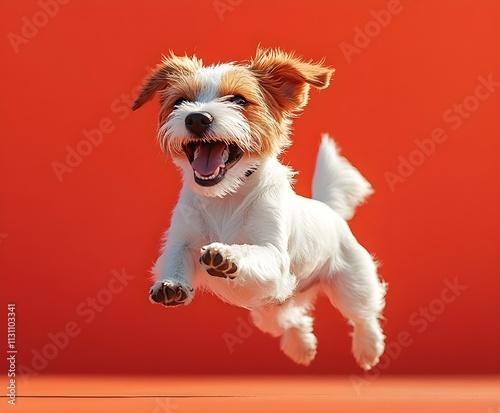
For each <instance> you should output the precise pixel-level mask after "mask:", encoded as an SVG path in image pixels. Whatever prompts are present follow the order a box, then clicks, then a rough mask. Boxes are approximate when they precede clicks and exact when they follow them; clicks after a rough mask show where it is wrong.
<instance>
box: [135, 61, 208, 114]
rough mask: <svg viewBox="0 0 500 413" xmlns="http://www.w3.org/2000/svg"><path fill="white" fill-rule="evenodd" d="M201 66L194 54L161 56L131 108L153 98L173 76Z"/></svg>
mask: <svg viewBox="0 0 500 413" xmlns="http://www.w3.org/2000/svg"><path fill="white" fill-rule="evenodd" d="M201 66H202V61H201V60H200V59H197V58H196V57H195V56H193V57H188V56H181V57H179V56H175V55H174V54H173V52H170V55H169V56H163V60H162V62H161V63H160V64H159V65H157V66H156V68H155V69H154V70H153V73H152V74H151V76H149V77H148V78H146V80H145V82H144V85H143V86H142V88H141V90H140V92H139V95H138V96H137V98H136V99H135V101H134V103H133V104H132V110H136V109H139V108H140V107H141V106H142V105H144V104H145V103H146V102H149V101H150V100H151V99H153V97H154V95H155V94H156V92H158V91H161V90H164V89H166V88H167V87H168V86H169V85H170V83H171V81H172V79H173V78H175V77H176V76H177V77H178V76H183V75H186V74H189V73H193V72H195V71H196V70H197V69H199V68H200V67H201Z"/></svg>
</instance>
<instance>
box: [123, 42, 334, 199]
mask: <svg viewBox="0 0 500 413" xmlns="http://www.w3.org/2000/svg"><path fill="white" fill-rule="evenodd" d="M333 72H334V70H333V69H330V68H327V67H324V66H323V65H322V63H312V62H304V61H303V60H301V59H299V58H297V57H295V56H294V55H293V54H287V53H284V52H282V51H280V50H276V49H267V50H264V49H258V50H257V54H256V56H255V57H254V58H253V59H251V60H250V61H249V62H246V63H242V64H235V63H226V64H218V65H213V66H208V67H205V66H203V65H202V62H201V60H199V59H197V58H196V57H187V56H183V57H178V56H175V55H174V54H172V53H171V54H170V56H168V57H164V59H163V61H162V62H161V64H159V65H158V66H157V67H156V69H155V70H154V72H153V74H152V75H151V76H150V77H149V78H148V79H147V80H146V82H145V84H144V86H143V87H142V90H141V91H140V93H139V96H138V97H137V99H136V100H135V102H134V104H133V106H132V109H134V110H135V109H138V108H140V107H141V106H142V105H143V104H144V103H146V102H147V101H149V100H151V99H152V98H153V97H154V95H155V94H156V93H157V92H158V94H159V97H160V104H161V109H160V115H159V123H158V136H159V139H160V142H161V146H162V148H163V149H164V150H165V151H166V152H167V153H168V154H170V155H171V156H172V158H173V160H174V162H175V163H176V165H178V166H180V167H181V168H182V169H183V170H184V179H186V180H188V182H189V185H190V187H191V189H192V190H193V191H195V192H197V193H199V194H202V195H205V196H224V195H225V194H227V193H230V192H234V191H235V190H236V189H237V188H238V187H239V186H240V185H241V184H242V183H243V182H244V181H245V179H246V177H247V176H249V174H251V173H252V171H254V170H255V168H257V167H258V165H259V163H260V162H261V161H262V159H264V158H267V157H273V156H277V155H278V154H279V153H281V152H282V151H283V149H284V148H286V147H287V146H288V145H289V144H290V137H289V135H290V127H291V120H292V118H293V117H294V116H296V115H297V114H298V113H299V112H300V111H301V110H302V109H303V107H304V106H305V105H306V103H307V100H308V96H309V88H310V86H314V87H316V88H318V89H323V88H326V87H327V86H328V85H329V83H330V78H331V76H332V74H333Z"/></svg>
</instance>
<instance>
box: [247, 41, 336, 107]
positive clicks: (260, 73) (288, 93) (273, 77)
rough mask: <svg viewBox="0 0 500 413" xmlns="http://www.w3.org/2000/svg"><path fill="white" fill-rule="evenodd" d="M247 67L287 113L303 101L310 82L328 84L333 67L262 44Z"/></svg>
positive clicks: (301, 104) (320, 87)
mask: <svg viewBox="0 0 500 413" xmlns="http://www.w3.org/2000/svg"><path fill="white" fill-rule="evenodd" d="M248 67H249V69H250V70H251V71H252V72H253V73H255V75H256V76H257V78H258V79H259V82H260V84H261V86H262V87H263V89H264V90H265V91H266V92H267V93H269V94H270V95H271V96H272V98H273V99H274V101H275V102H276V103H277V104H278V105H279V107H280V108H281V110H283V111H285V112H289V113H293V112H297V111H300V110H301V109H302V108H303V107H304V106H305V105H306V103H307V100H308V98H309V88H310V86H314V87H316V88H318V89H324V88H326V87H328V85H329V84H330V79H331V77H332V75H333V73H334V71H335V69H333V68H329V67H325V66H324V65H323V62H319V63H313V62H311V61H310V62H304V61H303V60H302V59H300V58H298V57H296V56H295V55H293V54H289V53H285V52H282V51H281V50H279V49H261V48H258V49H257V53H256V55H255V58H253V59H252V60H251V61H250V64H249V66H248Z"/></svg>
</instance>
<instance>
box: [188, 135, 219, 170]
mask: <svg viewBox="0 0 500 413" xmlns="http://www.w3.org/2000/svg"><path fill="white" fill-rule="evenodd" d="M225 149H226V144H225V143H223V142H208V143H205V142H202V143H200V145H199V146H198V148H196V150H195V155H194V160H193V162H192V163H191V167H192V168H193V169H194V170H195V171H196V172H198V173H199V174H200V175H203V176H210V175H213V174H214V173H215V172H216V171H217V169H218V168H219V166H220V167H222V168H223V167H224V165H225V163H224V159H223V154H224V150H225Z"/></svg>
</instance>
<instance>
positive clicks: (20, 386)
mask: <svg viewBox="0 0 500 413" xmlns="http://www.w3.org/2000/svg"><path fill="white" fill-rule="evenodd" d="M4 394H5V393H4ZM7 401H8V398H6V397H5V396H3V397H2V398H1V399H0V403H1V404H3V406H2V407H1V408H0V411H1V412H4V411H5V412H8V411H12V412H16V413H20V412H68V413H80V412H81V413H84V412H85V413H97V412H120V413H128V412H130V413H132V412H133V413H142V412H147V413H182V412H186V413H196V412H203V413H207V412H234V413H246V412H248V413H250V412H252V413H253V412H259V413H268V412H278V413H280V412H286V413H295V412H301V413H304V412H305V413H317V412H341V413H343V412H363V413H366V412H370V413H372V412H384V413H390V412H398V413H412V412H419V413H422V412H424V413H430V412H442V413H445V412H446V413H447V412H453V413H462V412H464V413H465V412H466V413H500V377H460V378H446V377H445V378H443V377H439V378H435V377H390V378H388V377H383V378H379V379H377V380H373V381H365V380H364V379H361V376H358V377H357V378H355V379H350V378H349V377H310V378H293V377H292V378H284V377H226V376H224V377H199V376H195V377H162V376H158V377H154V376H147V377H143V376H38V377H31V378H29V380H22V379H19V381H18V383H17V398H16V404H15V407H14V406H9V404H8V403H7Z"/></svg>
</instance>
